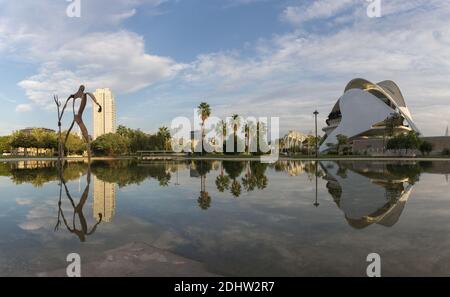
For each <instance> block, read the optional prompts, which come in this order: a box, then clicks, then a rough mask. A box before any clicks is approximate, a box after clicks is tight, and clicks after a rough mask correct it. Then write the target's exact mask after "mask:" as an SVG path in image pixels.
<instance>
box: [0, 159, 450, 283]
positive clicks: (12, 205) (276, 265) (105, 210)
mask: <svg viewBox="0 0 450 297" xmlns="http://www.w3.org/2000/svg"><path fill="white" fill-rule="evenodd" d="M449 174H450V162H446V161H433V162H385V161H370V162H367V161H339V162H333V161H323V162H322V161H321V162H319V163H316V162H301V161H289V162H288V161H286V162H279V163H276V164H273V165H267V164H261V163H258V162H231V161H226V162H219V161H214V162H210V161H208V162H207V161H186V162H175V161H173V162H150V163H138V162H136V161H111V162H106V161H104V162H100V161H97V162H94V163H93V164H92V165H91V168H90V169H89V168H88V166H87V164H86V163H83V162H78V163H77V162H70V163H68V164H66V165H65V166H64V169H63V174H62V176H60V175H59V174H58V170H57V168H56V166H55V163H53V162H49V161H28V162H13V163H11V162H10V163H0V275H1V276H10V275H51V272H54V271H62V270H64V271H65V267H66V266H67V264H68V263H67V262H66V256H67V255H68V254H69V253H73V252H75V253H78V254H80V256H81V258H82V263H94V264H93V265H94V266H95V265H96V266H102V265H103V264H104V261H110V262H114V257H116V256H117V254H114V252H113V254H109V255H108V251H111V250H112V251H114V250H116V251H117V249H119V250H120V249H121V248H123V247H125V248H126V247H129V246H130V244H133V243H135V244H141V243H144V244H145V245H147V246H149V247H151V248H154V249H157V251H160V253H159V254H158V255H160V257H159V258H158V259H160V260H158V261H159V262H158V263H159V264H158V266H154V269H151V267H142V266H139V263H137V262H139V259H141V258H136V259H129V258H128V256H124V257H123V259H125V260H126V261H128V260H127V259H129V261H135V264H136V265H137V266H133V267H135V268H136V267H139V269H141V270H140V273H139V272H137V271H133V269H135V268H133V267H131V268H130V267H129V268H128V270H126V271H123V272H121V271H120V270H116V271H115V275H121V274H126V275H155V276H157V275H172V273H174V272H175V271H178V272H179V271H180V269H178V270H177V269H175V270H170V269H169V268H167V269H166V266H167V265H169V264H167V263H168V262H170V261H171V260H170V259H171V257H172V259H176V260H173V261H172V262H171V263H172V264H182V263H188V262H189V261H192V263H195V264H194V265H193V266H187V268H184V270H183V273H181V275H208V274H213V275H223V276H365V275H366V268H367V265H368V264H369V263H367V262H366V257H367V255H368V254H369V253H374V252H375V253H378V254H380V256H381V262H382V266H381V271H382V275H383V276H427V275H445V276H449V275H450V182H449ZM163 252H167V254H162V253H163ZM161 255H163V256H161ZM105 257H106V260H105ZM123 259H122V260H123ZM161 259H162V260H161ZM153 260H154V259H153ZM102 261H103V262H102ZM126 261H125V262H126ZM95 263H96V264H95ZM102 263H103V264H102ZM189 263H190V262H189ZM82 265H84V264H82ZM164 265H166V266H164ZM147 266H148V265H147ZM175 266H176V265H175ZM102 267H106V266H104V265H103V266H102ZM167 267H168V266H167ZM190 267H191V268H192V271H190V269H191V268H190ZM199 267H200V268H199ZM136 269H137V268H136ZM49 273H50V274H49ZM102 273H103V274H104V273H105V272H104V271H103V272H100V274H102Z"/></svg>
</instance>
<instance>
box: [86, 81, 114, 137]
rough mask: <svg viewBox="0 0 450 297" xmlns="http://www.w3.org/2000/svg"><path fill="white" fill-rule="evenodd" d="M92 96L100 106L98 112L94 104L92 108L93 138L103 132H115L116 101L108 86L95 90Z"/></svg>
mask: <svg viewBox="0 0 450 297" xmlns="http://www.w3.org/2000/svg"><path fill="white" fill-rule="evenodd" d="M94 96H95V98H96V99H97V101H98V103H99V104H100V105H101V106H102V112H98V110H97V108H96V107H95V106H94V108H93V116H92V125H93V130H94V134H93V139H94V140H95V139H97V138H98V137H100V136H102V135H104V134H108V133H115V132H116V103H115V98H114V95H113V93H112V92H111V90H110V89H109V88H104V89H97V90H95V92H94Z"/></svg>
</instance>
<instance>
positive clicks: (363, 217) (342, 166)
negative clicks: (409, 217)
mask: <svg viewBox="0 0 450 297" xmlns="http://www.w3.org/2000/svg"><path fill="white" fill-rule="evenodd" d="M361 164H362V163H358V162H336V163H333V162H321V166H322V168H323V170H324V171H325V172H326V175H325V177H324V179H325V180H326V181H327V184H326V187H327V189H328V192H329V193H330V195H331V196H332V197H333V200H334V202H335V203H336V205H337V206H338V207H339V208H340V209H341V210H342V211H343V213H344V215H345V219H346V220H347V222H348V223H349V225H350V226H352V227H353V228H356V229H362V228H366V227H367V226H369V225H371V224H374V223H377V224H380V225H383V226H386V227H391V226H393V225H394V224H396V223H397V221H398V220H399V218H400V216H401V214H402V211H403V209H404V207H405V204H406V202H407V201H408V198H409V196H410V194H411V191H412V189H413V185H414V183H416V182H417V181H418V180H419V176H420V173H421V171H422V168H421V167H420V166H419V165H418V164H415V163H411V164H404V163H399V164H386V163H377V162H371V163H367V164H364V166H361Z"/></svg>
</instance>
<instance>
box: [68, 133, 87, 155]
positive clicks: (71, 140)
mask: <svg viewBox="0 0 450 297" xmlns="http://www.w3.org/2000/svg"><path fill="white" fill-rule="evenodd" d="M62 134H63V139H64V138H65V137H66V134H67V131H64V132H63V133H62ZM65 150H66V153H67V155H70V154H71V153H75V154H80V155H81V154H83V152H84V151H85V150H86V143H85V142H84V140H83V139H81V138H80V137H79V136H78V135H77V134H75V133H70V134H69V137H67V141H66V147H65Z"/></svg>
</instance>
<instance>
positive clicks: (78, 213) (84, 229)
mask: <svg viewBox="0 0 450 297" xmlns="http://www.w3.org/2000/svg"><path fill="white" fill-rule="evenodd" d="M90 184H91V169H90V167H89V166H88V171H87V174H86V187H85V189H84V191H83V193H82V195H81V197H80V200H79V201H78V203H77V204H76V203H75V200H74V199H73V198H72V195H71V194H70V191H69V188H68V187H67V183H66V181H65V180H64V177H63V175H62V173H61V174H60V185H59V186H60V191H59V201H58V219H57V223H56V226H55V231H57V230H58V229H59V226H60V225H61V220H62V222H63V223H64V225H65V226H66V228H67V230H68V231H69V232H70V233H73V234H75V235H76V236H78V238H79V239H80V241H81V242H84V241H86V236H89V235H92V234H93V233H94V232H95V231H96V230H97V226H98V225H99V224H100V223H101V222H102V217H103V215H102V213H98V217H99V220H98V221H97V222H96V223H95V224H94V226H93V227H92V228H91V229H90V230H89V229H88V224H87V221H86V218H85V216H84V213H83V207H84V205H85V204H86V201H87V200H88V198H89V189H90ZM63 188H64V192H65V194H66V197H67V199H68V200H69V201H70V205H71V206H72V208H73V215H72V220H71V223H70V224H69V222H68V221H67V219H66V216H65V214H64V210H63V208H62V196H63ZM77 218H78V222H79V224H80V229H77Z"/></svg>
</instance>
